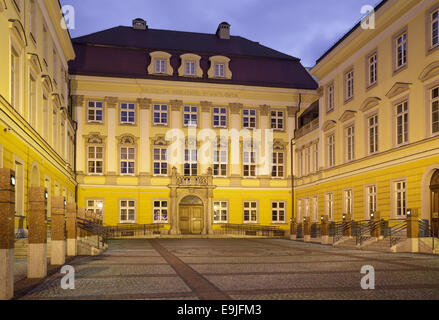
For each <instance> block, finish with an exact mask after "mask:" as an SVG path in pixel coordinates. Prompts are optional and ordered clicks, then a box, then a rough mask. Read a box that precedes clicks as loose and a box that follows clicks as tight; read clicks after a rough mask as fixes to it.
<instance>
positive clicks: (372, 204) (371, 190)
mask: <svg viewBox="0 0 439 320" xmlns="http://www.w3.org/2000/svg"><path fill="white" fill-rule="evenodd" d="M376 211H377V187H376V186H369V187H367V214H368V217H370V214H371V213H374V212H376Z"/></svg>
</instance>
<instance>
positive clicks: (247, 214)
mask: <svg viewBox="0 0 439 320" xmlns="http://www.w3.org/2000/svg"><path fill="white" fill-rule="evenodd" d="M257 222H258V203H257V202H256V201H244V223H257Z"/></svg>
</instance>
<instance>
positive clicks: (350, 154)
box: [346, 126, 355, 161]
mask: <svg viewBox="0 0 439 320" xmlns="http://www.w3.org/2000/svg"><path fill="white" fill-rule="evenodd" d="M346 159H347V161H353V160H355V128H354V126H351V127H349V128H347V129H346Z"/></svg>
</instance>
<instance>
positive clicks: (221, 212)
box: [213, 201, 229, 223]
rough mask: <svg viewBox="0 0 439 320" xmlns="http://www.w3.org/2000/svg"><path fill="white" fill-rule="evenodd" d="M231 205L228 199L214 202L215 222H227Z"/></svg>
mask: <svg viewBox="0 0 439 320" xmlns="http://www.w3.org/2000/svg"><path fill="white" fill-rule="evenodd" d="M228 212H229V205H228V203H227V201H215V202H214V203H213V222H214V223H227V221H228Z"/></svg>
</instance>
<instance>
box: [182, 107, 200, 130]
mask: <svg viewBox="0 0 439 320" xmlns="http://www.w3.org/2000/svg"><path fill="white" fill-rule="evenodd" d="M197 124H198V108H197V107H192V106H184V108H183V125H184V126H185V127H196V126H197Z"/></svg>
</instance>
